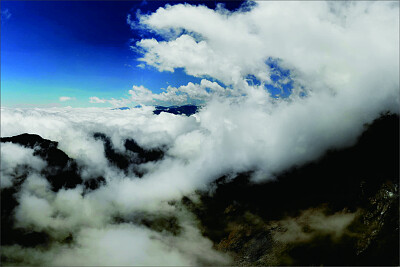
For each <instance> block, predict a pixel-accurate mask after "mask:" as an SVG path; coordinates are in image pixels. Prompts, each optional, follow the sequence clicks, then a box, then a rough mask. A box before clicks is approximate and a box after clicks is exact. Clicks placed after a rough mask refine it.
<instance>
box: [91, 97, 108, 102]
mask: <svg viewBox="0 0 400 267" xmlns="http://www.w3.org/2000/svg"><path fill="white" fill-rule="evenodd" d="M89 102H90V103H106V102H107V100H106V99H100V98H98V97H97V96H91V97H89Z"/></svg>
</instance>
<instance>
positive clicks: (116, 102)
mask: <svg viewBox="0 0 400 267" xmlns="http://www.w3.org/2000/svg"><path fill="white" fill-rule="evenodd" d="M89 102H90V103H94V104H98V103H100V104H104V103H110V104H111V105H112V106H114V107H123V106H126V105H128V104H130V103H132V101H131V100H129V99H126V98H121V99H115V98H111V99H100V98H98V97H97V96H92V97H89Z"/></svg>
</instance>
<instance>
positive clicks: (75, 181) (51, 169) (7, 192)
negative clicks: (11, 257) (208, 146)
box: [0, 133, 164, 247]
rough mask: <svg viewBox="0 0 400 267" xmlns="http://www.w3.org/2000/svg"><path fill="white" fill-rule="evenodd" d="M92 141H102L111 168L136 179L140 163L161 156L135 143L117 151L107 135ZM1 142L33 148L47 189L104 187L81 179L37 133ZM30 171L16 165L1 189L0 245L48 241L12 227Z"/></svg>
mask: <svg viewBox="0 0 400 267" xmlns="http://www.w3.org/2000/svg"><path fill="white" fill-rule="evenodd" d="M93 137H94V139H97V140H101V141H103V144H104V153H105V156H106V158H107V159H108V161H109V163H110V164H111V165H114V166H116V167H118V168H120V169H122V170H124V171H125V172H126V173H127V174H128V173H129V172H132V173H133V174H135V175H136V176H138V177H141V176H143V174H144V172H143V171H142V170H140V166H139V165H140V164H142V163H146V162H149V161H157V160H160V159H161V158H162V157H163V156H164V153H163V151H162V150H160V149H154V150H145V149H143V148H142V147H140V146H139V145H138V144H137V143H136V141H135V140H133V139H127V140H125V143H124V146H125V149H126V150H125V152H123V153H121V152H117V151H116V150H115V148H114V146H113V144H112V142H111V140H110V138H109V137H108V136H106V135H105V134H103V133H94V134H93ZM0 141H1V143H6V142H11V143H14V144H18V145H21V146H23V147H26V148H31V149H33V151H34V152H33V156H37V157H40V158H41V159H43V160H44V161H45V162H46V163H47V166H46V167H45V168H44V169H43V170H42V171H41V172H40V173H39V174H40V175H41V176H43V177H45V178H46V179H47V181H48V182H49V183H50V185H51V190H52V191H54V192H58V191H59V190H61V189H73V188H76V187H77V186H78V185H83V187H84V191H83V194H86V193H87V192H88V191H91V190H96V189H98V188H99V187H100V186H103V185H105V184H106V180H105V179H104V177H102V176H98V177H91V178H88V179H85V180H83V179H82V178H81V176H80V170H81V168H82V167H83V166H79V164H78V163H77V162H76V161H75V160H74V159H72V158H70V157H68V155H67V154H65V153H64V152H63V151H62V150H60V149H59V148H58V143H57V142H55V141H50V140H47V139H44V138H42V137H40V136H39V135H37V134H27V133H25V134H21V135H17V136H13V137H4V138H0ZM32 171H33V170H32V169H31V167H30V166H24V165H18V166H17V167H16V169H15V170H14V178H13V186H12V187H8V188H2V189H1V244H2V245H12V244H19V245H22V246H27V247H34V246H36V245H43V244H46V243H47V242H49V237H48V235H47V234H46V233H44V232H35V231H31V230H26V229H22V228H14V219H13V211H14V209H15V207H16V206H17V205H18V201H17V196H16V194H17V192H19V191H20V189H21V185H22V184H23V183H24V181H25V180H26V179H27V178H28V176H29V174H31V172H32Z"/></svg>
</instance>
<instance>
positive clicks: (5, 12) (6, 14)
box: [1, 8, 11, 23]
mask: <svg viewBox="0 0 400 267" xmlns="http://www.w3.org/2000/svg"><path fill="white" fill-rule="evenodd" d="M10 18H11V12H10V10H8V8H6V9H4V10H1V22H2V23H3V22H4V21H6V20H9V19H10Z"/></svg>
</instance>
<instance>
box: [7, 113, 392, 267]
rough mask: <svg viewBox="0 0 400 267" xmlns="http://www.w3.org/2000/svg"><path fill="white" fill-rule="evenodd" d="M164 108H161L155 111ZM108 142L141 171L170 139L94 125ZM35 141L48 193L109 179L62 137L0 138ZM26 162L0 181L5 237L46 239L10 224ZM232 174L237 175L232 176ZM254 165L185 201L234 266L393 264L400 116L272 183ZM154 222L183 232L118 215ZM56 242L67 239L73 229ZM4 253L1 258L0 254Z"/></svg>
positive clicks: (113, 157)
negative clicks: (87, 168) (63, 145)
mask: <svg viewBox="0 0 400 267" xmlns="http://www.w3.org/2000/svg"><path fill="white" fill-rule="evenodd" d="M160 112H161V111H160ZM93 138H94V139H96V140H99V141H101V142H102V143H103V145H104V154H105V157H106V158H107V159H108V161H109V164H110V165H111V166H114V167H115V168H119V169H121V170H123V171H124V172H125V173H126V174H132V175H136V177H138V179H139V178H140V177H141V176H142V175H143V170H142V169H141V168H140V165H141V164H143V163H146V162H150V161H157V160H161V159H163V157H164V152H165V151H166V148H159V149H152V150H147V149H144V148H142V147H141V146H139V144H138V143H137V142H136V141H135V140H133V139H127V140H125V142H124V150H123V151H120V150H117V149H116V148H115V147H114V145H113V143H112V140H111V138H110V137H108V136H107V135H105V134H103V133H93ZM4 142H12V143H15V144H19V145H21V146H24V147H27V148H31V149H33V151H34V152H33V155H34V156H38V157H40V158H42V159H43V160H45V161H46V162H47V165H48V166H47V167H46V168H45V169H44V170H42V171H41V173H40V175H41V176H43V177H45V178H46V179H47V180H48V181H49V183H50V185H51V189H52V190H53V191H54V192H57V191H59V190H61V189H63V188H65V189H68V188H75V187H76V186H77V185H83V187H84V191H83V194H86V193H87V192H89V191H91V190H96V189H98V188H99V187H101V186H104V185H105V184H106V180H105V179H104V178H103V177H101V176H100V177H92V178H90V179H85V180H83V179H82V178H81V176H80V173H81V168H82V167H83V166H80V165H79V162H77V161H75V160H74V159H72V158H70V157H68V155H67V154H65V153H64V152H63V151H62V150H60V149H59V148H58V143H57V142H54V141H50V140H47V139H43V138H42V137H40V136H38V135H35V134H22V135H18V136H14V137H6V138H1V143H4ZM31 171H32V170H30V167H29V166H22V165H19V166H17V168H16V169H15V174H14V178H13V186H12V187H8V188H3V189H1V244H2V245H3V246H7V245H13V244H18V245H21V246H23V247H38V246H39V247H40V248H41V249H44V248H46V246H47V245H48V244H50V243H51V242H60V241H59V240H56V241H55V240H51V237H50V236H49V235H48V234H46V233H45V232H35V231H32V230H30V229H24V228H16V227H15V226H14V224H15V222H14V217H13V211H14V208H15V207H16V206H17V205H18V198H17V197H16V195H17V193H18V192H19V190H20V189H21V185H22V184H23V182H24V181H25V180H26V179H27V177H28V176H29V174H30V173H31ZM232 176H236V177H235V178H234V179H232ZM251 176H252V171H251V170H249V172H246V173H241V174H226V175H225V176H222V177H220V178H219V179H217V180H216V181H215V182H214V183H213V185H212V187H211V188H212V190H211V191H201V192H197V193H196V194H197V196H198V198H199V199H200V201H199V202H196V201H192V200H191V198H190V196H189V197H184V198H183V199H182V201H181V203H175V204H173V205H183V206H185V207H186V208H187V209H189V210H190V211H192V212H193V213H194V214H195V216H196V217H197V219H198V220H199V226H200V229H201V231H202V233H203V235H204V236H206V237H208V238H210V240H212V242H213V244H214V248H215V249H217V250H220V251H223V252H227V253H230V254H231V255H232V256H233V258H234V263H233V264H234V265H245V266H249V265H251V266H253V265H394V266H398V265H399V117H398V116H397V115H392V114H384V115H382V116H381V117H380V118H379V119H377V120H375V121H374V122H373V123H371V124H370V125H366V127H365V131H364V133H363V134H362V135H361V136H360V137H359V139H358V141H357V143H356V144H355V145H353V146H351V147H348V148H345V149H341V150H330V151H328V152H327V153H326V154H325V155H324V156H323V157H321V158H320V159H318V160H316V161H313V162H311V163H308V164H306V165H303V166H294V167H292V168H291V169H288V170H286V171H285V172H283V173H277V174H276V179H275V180H274V181H271V182H267V183H262V184H255V183H252V182H251ZM114 221H115V222H114V223H127V222H128V223H135V224H140V225H142V226H143V227H147V228H150V229H152V230H154V231H159V232H163V231H168V232H170V233H172V234H174V235H179V234H180V226H179V221H178V220H177V218H175V217H173V216H169V217H168V216H167V217H165V216H162V215H159V216H158V215H157V216H155V215H151V214H143V215H142V216H141V217H140V216H139V217H138V216H136V217H135V218H131V219H130V218H114ZM61 242H62V243H68V244H73V242H74V236H73V235H72V234H71V236H69V237H67V238H66V239H65V240H64V241H61ZM2 261H3V262H7V259H6V258H4V257H3V256H2Z"/></svg>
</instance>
